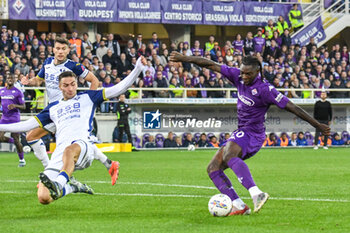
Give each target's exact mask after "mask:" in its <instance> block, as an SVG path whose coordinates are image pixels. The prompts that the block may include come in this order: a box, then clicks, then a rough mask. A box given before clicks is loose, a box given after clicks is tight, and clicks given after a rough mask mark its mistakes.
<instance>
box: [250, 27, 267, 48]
mask: <svg viewBox="0 0 350 233" xmlns="http://www.w3.org/2000/svg"><path fill="white" fill-rule="evenodd" d="M265 42H266V40H265V38H264V37H263V33H262V29H261V28H258V33H257V35H256V36H255V37H254V38H253V45H254V51H255V52H256V53H260V54H264V50H265Z"/></svg>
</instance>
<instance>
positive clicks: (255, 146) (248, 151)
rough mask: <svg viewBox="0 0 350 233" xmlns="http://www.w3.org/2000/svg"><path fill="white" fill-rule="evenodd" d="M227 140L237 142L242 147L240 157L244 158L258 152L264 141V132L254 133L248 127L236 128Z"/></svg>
mask: <svg viewBox="0 0 350 233" xmlns="http://www.w3.org/2000/svg"><path fill="white" fill-rule="evenodd" d="M228 141H231V142H235V143H237V144H238V145H239V146H240V147H241V149H242V159H243V160H246V159H249V158H250V157H252V156H253V155H255V154H256V153H258V151H259V150H260V148H261V147H262V145H263V143H264V141H265V134H256V133H253V132H251V131H250V130H248V129H237V130H235V131H233V132H232V134H231V137H230V138H229V139H227V141H226V142H225V144H224V146H225V145H226V143H227V142H228Z"/></svg>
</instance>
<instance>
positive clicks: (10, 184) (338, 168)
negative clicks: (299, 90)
mask: <svg viewBox="0 0 350 233" xmlns="http://www.w3.org/2000/svg"><path fill="white" fill-rule="evenodd" d="M214 153H215V151H199V150H197V151H191V152H189V151H147V152H144V151H139V152H132V153H111V154H108V156H109V157H110V158H111V159H113V160H119V161H120V163H121V169H120V178H119V180H118V183H117V184H116V185H115V186H112V185H111V184H110V178H109V175H108V173H107V170H106V169H105V168H104V166H103V165H102V164H101V163H99V162H98V161H95V162H94V163H93V165H92V167H90V168H88V169H86V170H84V171H78V172H76V173H75V177H76V178H77V179H78V180H80V181H82V182H85V183H88V184H89V185H91V186H92V187H93V188H94V190H95V192H96V195H93V196H92V195H84V194H72V195H69V196H67V197H64V198H62V199H60V200H58V201H56V202H54V203H52V204H50V205H47V206H44V205H41V204H39V202H38V201H37V197H36V190H37V188H36V182H37V180H38V174H39V172H40V171H41V170H42V166H41V163H40V162H39V161H38V160H37V159H36V158H35V157H34V155H33V154H32V153H30V154H27V155H26V161H27V166H26V167H24V168H18V167H17V164H18V157H17V155H16V154H15V153H0V232H4V233H5V232H6V233H7V232H16V233H17V232H45V233H46V232H60V233H61V232H249V233H250V232H350V218H349V216H350V195H349V194H350V185H349V184H350V149H349V148H338V149H334V148H330V149H329V150H323V149H320V150H317V151H315V150H312V149H284V150H283V149H264V150H261V151H260V152H259V153H258V154H257V155H255V156H254V157H253V158H251V159H249V160H247V161H246V162H247V164H248V166H249V167H250V169H251V172H252V174H253V177H254V179H255V181H256V183H257V185H258V186H259V187H260V189H262V190H263V191H265V192H268V193H269V194H270V196H271V199H270V200H269V201H268V202H267V203H266V205H265V206H264V208H263V209H262V210H261V211H260V212H259V213H258V214H252V215H250V216H232V217H222V218H218V217H212V216H210V215H209V212H208V208H207V204H208V200H209V198H210V197H211V196H212V195H214V194H217V193H218V191H217V190H216V189H214V186H213V184H212V183H211V181H210V179H209V178H208V175H207V173H206V166H207V164H208V162H209V161H210V159H211V157H212V156H213V154H214ZM226 174H228V175H229V177H230V178H231V180H232V183H233V186H234V187H235V189H236V190H237V192H238V194H240V195H241V196H242V197H243V198H244V201H245V202H246V203H247V204H248V205H249V206H250V207H253V204H252V201H251V199H250V198H249V193H248V191H247V190H245V189H244V188H243V187H242V186H241V185H240V184H239V183H238V181H237V179H236V177H235V176H234V174H233V172H232V171H231V170H226Z"/></svg>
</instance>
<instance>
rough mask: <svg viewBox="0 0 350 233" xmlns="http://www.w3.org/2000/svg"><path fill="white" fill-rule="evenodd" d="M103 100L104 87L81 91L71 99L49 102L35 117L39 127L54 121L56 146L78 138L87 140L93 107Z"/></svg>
mask: <svg viewBox="0 0 350 233" xmlns="http://www.w3.org/2000/svg"><path fill="white" fill-rule="evenodd" d="M105 100H106V97H105V89H102V90H98V91H95V90H89V91H85V92H81V93H78V94H77V95H76V96H75V97H73V98H72V99H69V100H63V99H61V100H59V101H55V102H52V103H50V104H49V105H48V106H47V107H46V108H45V109H44V110H43V111H41V112H40V113H39V114H37V115H36V116H35V119H36V120H37V121H38V123H39V125H40V126H41V127H44V126H45V125H47V124H50V123H52V122H53V123H55V125H56V143H57V146H68V145H69V144H71V143H72V142H73V141H75V140H80V139H81V140H86V141H89V136H90V132H91V130H92V119H93V117H94V114H95V109H96V107H97V106H99V105H100V104H101V103H102V102H103V101H105Z"/></svg>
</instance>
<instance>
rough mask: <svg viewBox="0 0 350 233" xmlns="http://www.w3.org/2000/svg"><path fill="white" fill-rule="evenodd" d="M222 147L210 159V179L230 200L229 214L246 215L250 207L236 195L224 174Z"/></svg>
mask: <svg viewBox="0 0 350 233" xmlns="http://www.w3.org/2000/svg"><path fill="white" fill-rule="evenodd" d="M223 153H224V147H221V148H220V149H219V150H218V151H217V152H216V154H215V156H214V157H213V159H212V160H211V161H210V163H209V165H208V168H207V172H208V175H209V177H210V179H211V180H212V181H213V183H214V185H215V186H216V187H217V188H218V190H219V191H220V192H221V193H223V194H226V195H227V196H229V197H230V199H231V200H232V211H231V213H230V215H248V214H250V213H251V210H250V208H249V207H248V205H246V204H245V203H244V202H243V201H242V199H241V198H240V197H239V196H238V194H237V193H236V191H235V190H234V188H233V186H232V184H231V181H230V179H229V178H228V177H227V176H226V175H225V173H224V170H225V169H226V168H227V166H226V164H225V163H224V161H223Z"/></svg>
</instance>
